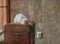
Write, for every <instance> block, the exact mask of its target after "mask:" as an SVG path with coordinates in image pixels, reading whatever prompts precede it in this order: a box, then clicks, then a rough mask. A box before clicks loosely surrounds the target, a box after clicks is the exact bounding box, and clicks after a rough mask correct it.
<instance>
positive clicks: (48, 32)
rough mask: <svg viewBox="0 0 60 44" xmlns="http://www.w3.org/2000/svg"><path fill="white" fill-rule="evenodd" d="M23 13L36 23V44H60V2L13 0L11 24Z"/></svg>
mask: <svg viewBox="0 0 60 44" xmlns="http://www.w3.org/2000/svg"><path fill="white" fill-rule="evenodd" d="M18 13H23V14H25V15H26V16H27V17H28V18H29V20H32V21H34V22H35V24H36V27H35V32H37V31H41V32H42V33H43V38H42V39H37V38H36V37H35V44H60V0H11V22H13V18H14V16H15V15H16V14H18Z"/></svg>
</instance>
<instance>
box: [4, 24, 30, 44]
mask: <svg viewBox="0 0 60 44" xmlns="http://www.w3.org/2000/svg"><path fill="white" fill-rule="evenodd" d="M30 35H31V34H30V29H29V27H28V26H26V25H19V24H18V25H17V24H7V25H5V33H4V44H31V36H30Z"/></svg>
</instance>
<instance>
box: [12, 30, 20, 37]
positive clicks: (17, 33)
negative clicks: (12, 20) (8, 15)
mask: <svg viewBox="0 0 60 44" xmlns="http://www.w3.org/2000/svg"><path fill="white" fill-rule="evenodd" d="M13 35H14V36H16V37H20V35H21V33H20V32H17V31H16V32H13Z"/></svg>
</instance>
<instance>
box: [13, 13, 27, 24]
mask: <svg viewBox="0 0 60 44" xmlns="http://www.w3.org/2000/svg"><path fill="white" fill-rule="evenodd" d="M27 20H28V19H27V17H26V16H24V15H23V14H17V15H16V16H15V17H14V23H15V24H25V23H26V21H27Z"/></svg>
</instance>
